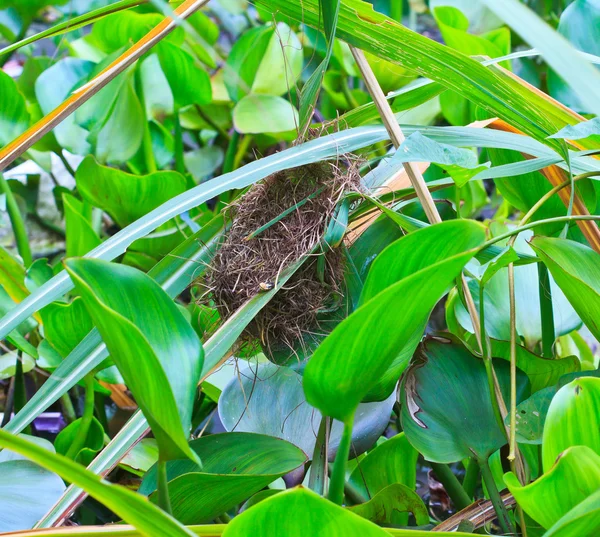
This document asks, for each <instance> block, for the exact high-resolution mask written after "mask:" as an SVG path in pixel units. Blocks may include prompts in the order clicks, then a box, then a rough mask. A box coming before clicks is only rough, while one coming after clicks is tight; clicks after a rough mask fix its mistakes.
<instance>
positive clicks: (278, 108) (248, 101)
mask: <svg viewBox="0 0 600 537" xmlns="http://www.w3.org/2000/svg"><path fill="white" fill-rule="evenodd" d="M233 124H234V126H235V129H236V130H237V131H238V132H241V133H244V134H261V133H279V132H288V131H293V130H294V129H295V128H296V125H297V124H298V112H297V110H296V109H295V108H294V106H293V105H292V104H290V103H289V102H288V101H286V100H285V99H284V98H282V97H277V96H275V95H261V94H252V95H246V96H245V97H243V98H242V99H241V100H240V101H239V102H238V103H237V104H236V105H235V108H234V109H233Z"/></svg>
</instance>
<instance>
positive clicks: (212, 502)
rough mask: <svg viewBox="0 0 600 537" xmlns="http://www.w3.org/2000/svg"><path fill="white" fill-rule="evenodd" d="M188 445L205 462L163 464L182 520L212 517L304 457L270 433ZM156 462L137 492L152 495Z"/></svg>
mask: <svg viewBox="0 0 600 537" xmlns="http://www.w3.org/2000/svg"><path fill="white" fill-rule="evenodd" d="M190 447H191V448H192V449H193V450H194V452H195V453H196V454H197V455H198V457H199V458H200V459H201V460H202V463H203V471H202V472H198V471H197V467H194V464H193V463H192V462H191V461H172V462H169V463H168V464H167V479H168V481H169V496H170V498H171V505H172V508H173V516H174V517H175V518H177V520H179V521H180V522H182V523H184V524H196V523H201V522H206V521H208V520H212V519H214V518H215V517H216V516H218V515H221V514H223V513H224V512H225V511H227V510H228V509H230V508H232V507H233V506H235V505H237V504H239V503H242V502H243V501H244V500H246V499H247V498H249V497H250V496H252V494H254V493H256V492H258V491H259V490H261V489H262V488H264V487H266V486H267V485H269V484H270V483H272V482H273V481H275V479H277V478H278V477H281V476H282V475H284V474H287V473H288V472H291V471H292V470H294V469H296V468H298V467H299V466H301V465H302V464H304V463H305V462H306V455H305V454H304V453H303V452H302V451H301V450H300V449H298V448H297V447H296V446H294V445H293V444H290V443H288V442H285V441H283V440H280V439H278V438H272V437H270V436H264V435H258V434H250V433H242V432H235V433H223V434H216V435H210V436H205V437H201V438H198V439H197V440H193V441H192V442H190ZM155 490H156V466H154V467H153V468H151V469H150V470H149V471H148V473H147V474H146V475H145V476H144V480H143V481H142V484H141V486H140V490H139V492H140V493H141V494H145V495H150V494H152V493H154V494H152V496H151V499H153V500H156V493H155Z"/></svg>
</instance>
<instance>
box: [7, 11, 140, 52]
mask: <svg viewBox="0 0 600 537" xmlns="http://www.w3.org/2000/svg"><path fill="white" fill-rule="evenodd" d="M148 1H149V0H121V1H120V2H115V3H114V4H110V5H108V6H104V7H101V8H99V9H94V10H93V11H90V12H89V13H84V14H83V15H79V16H78V17H73V18H71V19H69V20H67V21H65V22H61V23H60V24H57V25H56V26H53V27H52V28H48V29H47V30H44V31H43V32H39V33H37V34H35V35H32V36H30V37H27V38H25V39H22V40H21V41H17V42H16V43H12V44H11V45H8V46H7V47H4V48H3V49H2V50H0V56H4V55H5V54H10V53H11V52H14V51H15V50H19V49H20V48H22V47H24V46H26V45H31V43H35V42H36V41H39V40H40V39H46V38H48V37H55V36H57V35H62V34H65V33H67V32H72V31H74V30H77V29H78V28H81V27H83V26H87V25H88V24H92V23H94V22H96V21H97V20H100V19H102V18H104V17H106V16H107V15H111V14H112V13H117V12H118V11H124V10H126V9H130V8H132V7H136V6H139V5H141V4H147V3H148Z"/></svg>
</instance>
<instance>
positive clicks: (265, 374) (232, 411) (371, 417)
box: [219, 363, 394, 459]
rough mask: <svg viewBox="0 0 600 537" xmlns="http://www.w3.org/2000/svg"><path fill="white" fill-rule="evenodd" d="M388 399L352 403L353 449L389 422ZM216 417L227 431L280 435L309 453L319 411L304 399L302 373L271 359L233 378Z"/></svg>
mask: <svg viewBox="0 0 600 537" xmlns="http://www.w3.org/2000/svg"><path fill="white" fill-rule="evenodd" d="M393 403H394V397H393V396H391V397H388V399H387V400H386V401H383V402H381V403H365V404H361V405H360V406H359V407H358V411H357V415H356V417H355V422H354V428H353V431H352V443H353V448H352V449H353V453H357V454H360V453H362V452H364V451H365V450H367V449H370V448H371V447H372V446H373V445H374V444H375V442H377V439H378V438H379V437H380V436H381V435H382V434H383V432H384V430H385V428H386V427H387V425H388V423H389V418H390V413H391V411H392V406H393ZM219 417H220V418H221V421H222V423H223V426H224V427H225V429H226V430H228V431H246V432H252V433H259V434H265V435H269V436H274V437H278V438H282V439H284V440H287V441H288V442H291V443H292V444H295V445H296V446H298V447H299V448H300V449H302V451H304V453H306V454H308V456H309V457H312V455H313V452H314V449H315V441H316V435H315V431H317V430H318V429H319V423H320V422H321V414H320V412H319V411H317V410H315V409H314V408H313V407H312V406H310V405H309V404H308V403H307V402H306V398H305V396H304V393H303V390H302V377H301V376H300V375H299V374H298V373H296V372H295V371H293V370H292V369H290V368H288V367H284V366H277V365H275V364H272V363H266V364H259V365H258V366H250V367H249V368H245V369H243V370H242V372H241V374H240V375H239V376H237V375H236V376H234V377H233V378H232V379H231V381H230V382H229V383H228V384H227V386H226V387H225V388H224V390H223V393H222V394H221V397H220V398H219ZM342 429H343V428H342V426H341V424H340V423H335V422H334V423H333V424H332V426H331V432H330V437H329V443H328V448H329V451H328V457H329V458H330V459H333V458H334V456H335V453H336V451H337V448H338V446H339V443H340V438H341V436H342Z"/></svg>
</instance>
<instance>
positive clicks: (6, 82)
mask: <svg viewBox="0 0 600 537" xmlns="http://www.w3.org/2000/svg"><path fill="white" fill-rule="evenodd" d="M0 94H1V95H2V105H1V106H0V146H4V145H6V144H8V143H9V142H11V141H12V140H13V139H15V138H16V137H17V136H19V134H21V133H22V132H23V131H24V130H25V129H26V128H27V127H29V112H28V111H27V105H26V103H25V98H24V97H23V95H22V94H21V93H20V92H19V90H18V88H17V84H16V83H15V81H14V80H13V79H12V78H11V77H10V76H9V75H7V74H6V73H5V72H4V71H1V70H0Z"/></svg>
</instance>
